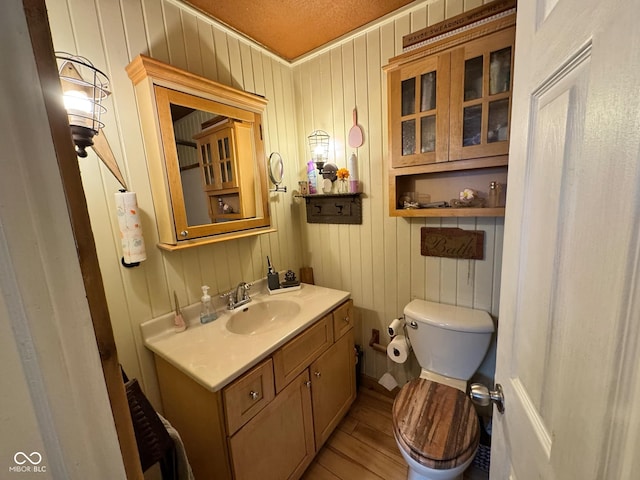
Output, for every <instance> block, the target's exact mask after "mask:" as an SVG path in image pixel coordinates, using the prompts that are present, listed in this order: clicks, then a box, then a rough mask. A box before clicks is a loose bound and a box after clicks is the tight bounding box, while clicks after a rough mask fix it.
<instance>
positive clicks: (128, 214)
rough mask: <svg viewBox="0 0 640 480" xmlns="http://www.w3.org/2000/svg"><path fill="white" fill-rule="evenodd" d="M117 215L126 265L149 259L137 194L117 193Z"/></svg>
mask: <svg viewBox="0 0 640 480" xmlns="http://www.w3.org/2000/svg"><path fill="white" fill-rule="evenodd" d="M115 200H116V213H117V215H118V228H119V229H120V241H121V243H122V256H123V258H124V262H125V263H136V262H141V261H143V260H146V259H147V252H146V250H145V246H144V238H142V226H141V224H140V213H139V211H138V201H137V197H136V194H135V192H116V193H115Z"/></svg>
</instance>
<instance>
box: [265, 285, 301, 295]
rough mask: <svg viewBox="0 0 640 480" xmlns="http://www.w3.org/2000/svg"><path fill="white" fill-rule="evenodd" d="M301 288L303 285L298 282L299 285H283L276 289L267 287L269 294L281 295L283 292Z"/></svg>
mask: <svg viewBox="0 0 640 480" xmlns="http://www.w3.org/2000/svg"><path fill="white" fill-rule="evenodd" d="M300 288H302V285H300V284H299V283H298V285H294V286H292V287H281V288H278V289H276V290H271V289H270V288H269V287H267V290H269V295H279V294H281V293H286V292H292V291H294V290H300Z"/></svg>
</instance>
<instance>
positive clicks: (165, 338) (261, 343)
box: [140, 282, 350, 392]
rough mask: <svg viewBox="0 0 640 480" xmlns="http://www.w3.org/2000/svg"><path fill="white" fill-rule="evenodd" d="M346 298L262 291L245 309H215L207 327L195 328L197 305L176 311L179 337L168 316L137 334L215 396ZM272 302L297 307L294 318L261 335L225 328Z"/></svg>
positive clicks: (323, 291)
mask: <svg viewBox="0 0 640 480" xmlns="http://www.w3.org/2000/svg"><path fill="white" fill-rule="evenodd" d="M263 283H264V282H263ZM349 296H350V294H349V292H345V291H342V290H334V289H331V288H325V287H320V286H317V285H308V284H304V283H303V284H302V285H301V288H300V289H298V290H293V291H290V292H286V293H282V294H279V295H276V296H273V295H269V294H268V293H267V291H266V289H265V288H264V286H263V288H261V290H260V292H259V293H256V294H255V295H251V298H252V300H251V302H249V303H248V304H246V305H244V306H241V307H238V308H237V309H236V310H234V311H230V310H227V309H226V308H223V309H218V310H217V313H218V319H217V320H215V321H213V322H211V323H207V324H201V323H200V321H199V317H198V315H199V311H200V304H199V303H196V304H193V305H189V306H188V307H184V308H182V315H183V317H184V319H185V321H186V322H187V325H188V328H187V329H186V330H185V331H184V332H180V333H176V332H174V330H173V318H174V313H173V312H170V313H167V314H165V315H162V316H161V317H158V318H154V319H152V320H149V321H147V322H144V323H143V324H142V325H141V326H140V328H141V331H142V338H143V341H144V345H145V346H146V347H147V348H149V349H150V350H151V351H152V352H153V353H155V354H156V355H158V356H160V357H162V358H163V359H164V360H166V361H167V362H169V363H170V364H171V365H173V366H174V367H176V368H178V369H179V370H181V371H182V372H183V373H185V374H186V375H188V376H189V377H191V378H193V379H194V380H195V381H196V382H198V383H199V384H201V385H202V386H203V387H205V388H207V389H208V390H210V391H213V392H215V391H218V390H220V389H221V388H223V387H224V386H226V385H227V384H229V383H230V382H231V381H233V380H234V379H235V378H236V377H238V376H239V375H240V374H242V373H243V372H245V371H246V370H247V369H249V368H250V367H252V366H253V365H256V364H257V363H258V362H260V361H261V360H262V359H264V358H266V357H268V356H269V355H270V354H271V353H273V352H274V351H275V350H276V349H278V348H279V347H280V346H282V345H284V344H285V343H286V342H287V341H289V340H291V339H292V338H293V337H295V336H296V335H297V334H298V333H300V332H302V331H303V330H304V329H305V328H307V327H308V326H310V325H311V324H313V323H314V322H315V321H317V320H319V319H321V318H322V317H323V316H324V315H326V314H327V313H329V312H330V311H331V310H333V309H334V308H335V307H337V306H338V305H340V304H341V303H342V302H344V301H345V300H347V299H348V298H349ZM274 299H277V300H285V299H286V300H289V301H292V302H295V303H297V304H299V305H300V312H299V313H298V314H297V315H296V316H295V317H293V318H292V320H290V321H288V322H287V323H285V324H284V325H282V326H279V327H277V328H273V329H270V330H268V331H264V332H262V333H256V334H250V335H241V334H235V333H232V332H230V331H229V330H228V329H227V328H226V325H227V322H228V321H229V320H230V319H231V317H232V315H233V314H234V313H235V312H236V311H240V310H242V309H243V308H244V307H251V306H252V304H253V305H256V304H258V303H260V302H268V301H270V300H274Z"/></svg>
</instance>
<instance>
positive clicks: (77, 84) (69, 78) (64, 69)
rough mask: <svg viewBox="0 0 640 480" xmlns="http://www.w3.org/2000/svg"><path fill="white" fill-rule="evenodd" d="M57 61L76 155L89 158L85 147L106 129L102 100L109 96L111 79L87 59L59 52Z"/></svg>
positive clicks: (91, 143) (104, 109)
mask: <svg viewBox="0 0 640 480" xmlns="http://www.w3.org/2000/svg"><path fill="white" fill-rule="evenodd" d="M56 59H57V60H58V75H59V76H60V86H61V87H62V95H63V99H64V106H65V109H66V110H67V115H68V118H69V125H70V126H71V134H72V137H73V141H74V143H75V145H76V153H77V154H78V156H80V157H86V156H87V152H86V151H85V148H86V147H89V146H91V145H93V140H92V139H93V136H94V135H97V134H98V132H99V131H100V129H101V128H102V127H104V123H102V121H101V120H100V118H101V116H102V114H103V113H105V112H106V111H107V109H106V108H105V107H104V105H102V101H103V100H104V99H105V98H106V97H107V96H108V95H109V93H110V92H109V90H108V87H109V79H108V78H107V76H106V75H105V74H104V73H102V72H101V71H100V70H98V69H97V68H95V67H94V66H93V64H92V63H91V62H90V61H89V60H87V59H86V58H84V57H79V56H75V55H71V54H68V53H64V52H56Z"/></svg>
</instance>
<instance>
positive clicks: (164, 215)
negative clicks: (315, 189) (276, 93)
mask: <svg viewBox="0 0 640 480" xmlns="http://www.w3.org/2000/svg"><path fill="white" fill-rule="evenodd" d="M127 73H128V74H129V78H130V79H131V81H132V82H133V84H134V87H135V91H136V98H137V101H138V110H139V114H140V122H141V125H142V133H143V137H144V142H145V147H146V153H147V165H148V169H149V177H150V181H151V193H152V195H153V204H154V208H155V213H156V217H157V223H158V233H159V237H160V243H159V244H158V247H160V248H162V249H165V250H177V249H183V248H188V247H193V246H197V245H202V244H207V243H214V242H219V241H223V240H230V239H235V238H240V237H246V236H249V235H258V234H262V233H267V232H272V231H274V229H272V228H271V219H270V215H269V204H268V198H267V192H268V185H267V179H266V157H265V153H264V142H263V138H262V116H263V112H264V109H265V108H266V105H267V100H266V99H265V98H263V97H261V96H259V95H254V94H251V93H247V92H243V91H240V90H236V89H234V88H232V87H228V86H226V85H221V84H219V83H217V82H214V81H212V80H209V79H206V78H203V77H199V76H197V75H194V74H192V73H189V72H186V71H184V70H181V69H179V68H176V67H173V66H171V65H168V64H166V63H163V62H160V61H158V60H154V59H152V58H149V57H146V56H144V55H139V56H138V57H136V58H135V59H134V60H133V61H132V62H131V63H130V64H129V65H128V66H127Z"/></svg>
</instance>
